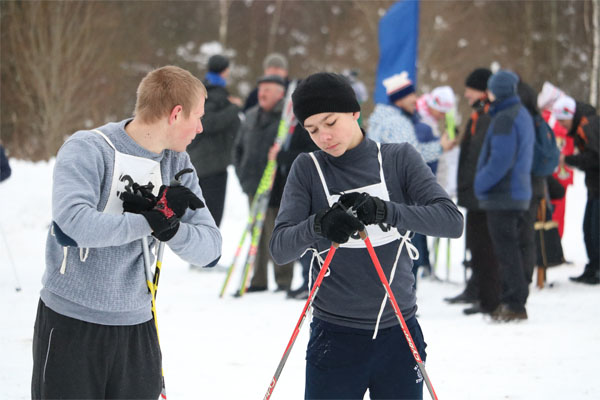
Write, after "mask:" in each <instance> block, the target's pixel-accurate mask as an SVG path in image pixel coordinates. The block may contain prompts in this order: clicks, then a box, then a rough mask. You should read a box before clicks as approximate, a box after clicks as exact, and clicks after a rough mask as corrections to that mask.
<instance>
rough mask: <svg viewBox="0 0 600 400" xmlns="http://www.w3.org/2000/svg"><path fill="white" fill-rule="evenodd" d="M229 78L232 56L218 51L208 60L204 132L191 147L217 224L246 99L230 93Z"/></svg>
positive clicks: (203, 121)
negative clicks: (228, 56) (243, 103)
mask: <svg viewBox="0 0 600 400" xmlns="http://www.w3.org/2000/svg"><path fill="white" fill-rule="evenodd" d="M228 77H229V59H227V57H225V56H222V55H220V54H216V55H214V56H212V57H210V58H209V60H208V72H207V73H206V76H205V79H204V85H205V86H206V91H207V93H208V95H207V99H206V103H205V104H204V108H205V114H204V118H203V119H202V126H203V128H204V130H203V132H202V135H198V136H196V137H195V138H194V140H193V141H192V143H190V145H189V146H188V147H187V152H188V154H189V155H190V159H191V160H192V164H193V165H194V168H195V169H196V173H197V174H198V180H199V181H200V188H202V194H203V195H204V198H205V200H206V207H207V208H208V210H209V211H210V213H211V215H212V216H213V218H214V220H215V223H216V224H217V226H219V225H220V224H221V218H222V217H223V208H224V207H225V192H226V189H227V166H228V165H229V164H231V149H232V148H233V141H234V140H235V135H236V134H237V131H238V129H239V127H240V118H239V116H238V113H239V112H240V108H241V106H242V101H241V99H240V98H238V97H234V96H230V95H229V92H228V91H227V89H226V88H225V85H226V84H227V78H228Z"/></svg>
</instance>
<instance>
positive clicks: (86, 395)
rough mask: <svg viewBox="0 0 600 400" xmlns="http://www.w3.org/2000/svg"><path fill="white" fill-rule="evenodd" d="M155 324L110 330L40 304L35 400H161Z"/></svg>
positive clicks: (33, 387)
mask: <svg viewBox="0 0 600 400" xmlns="http://www.w3.org/2000/svg"><path fill="white" fill-rule="evenodd" d="M161 363H162V359H161V354H160V348H159V346H158V338H157V336H156V328H155V325H154V320H150V321H148V322H145V323H143V324H139V325H132V326H108V325H98V324H92V323H89V322H84V321H80V320H77V319H73V318H69V317H66V316H64V315H61V314H58V313H56V312H54V311H52V310H51V309H50V308H48V307H46V305H45V304H44V303H43V302H42V301H41V300H40V302H39V305H38V310H37V317H36V321H35V327H34V331H33V377H32V380H31V398H32V399H153V400H156V399H158V396H159V395H160V392H161V387H162V376H161Z"/></svg>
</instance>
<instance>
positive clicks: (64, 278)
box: [41, 119, 221, 325]
mask: <svg viewBox="0 0 600 400" xmlns="http://www.w3.org/2000/svg"><path fill="white" fill-rule="evenodd" d="M129 121H130V119H129V120H124V121H121V122H118V123H109V124H107V125H104V126H102V127H100V128H98V129H99V130H100V131H101V132H102V133H104V134H105V135H106V136H107V137H108V138H109V139H110V141H111V142H112V143H113V144H114V146H115V147H116V149H117V150H118V151H119V152H121V153H125V154H129V155H133V156H138V157H143V158H148V159H151V160H154V161H157V162H159V163H160V169H161V175H162V181H163V182H166V183H168V182H170V181H171V179H172V178H173V177H174V175H175V174H176V173H177V172H179V171H180V170H182V169H184V168H192V165H191V163H190V159H189V157H188V155H187V153H185V152H183V153H178V152H174V151H171V150H164V151H162V152H161V153H160V154H156V153H152V152H150V151H148V150H146V149H144V148H142V147H141V146H140V145H138V144H137V143H136V142H135V141H134V140H133V139H132V138H131V137H130V136H129V135H128V134H127V133H126V132H125V129H124V127H125V125H126V123H127V122H129ZM114 158H115V151H114V150H113V148H112V147H110V146H109V144H108V143H107V142H106V140H105V139H104V138H103V137H102V136H100V134H98V133H96V132H92V131H78V132H76V133H75V134H74V135H72V136H71V137H70V138H69V139H68V140H67V141H66V142H65V143H64V144H63V146H62V147H61V149H60V150H59V152H58V155H57V158H56V164H55V166H54V175H53V180H54V182H53V187H52V219H53V221H54V223H55V224H56V225H57V226H58V228H59V229H60V231H61V232H62V233H64V235H66V236H67V237H68V238H70V239H71V240H72V241H73V242H74V243H76V245H75V246H72V247H68V248H67V256H66V265H65V268H64V274H61V273H60V269H61V265H62V262H63V256H64V254H63V246H62V245H61V243H64V241H61V243H59V241H58V239H57V236H56V234H57V232H56V230H57V229H54V232H53V231H52V230H50V231H49V232H48V237H47V241H46V271H45V273H44V277H43V279H42V283H43V289H42V291H41V298H42V300H43V301H44V303H45V304H46V305H47V306H48V307H50V308H51V309H52V310H54V311H56V312H57V313H59V314H63V315H66V316H68V317H72V318H76V319H79V320H83V321H87V322H93V323H98V324H104V325H134V324H139V323H143V322H146V321H148V320H150V319H151V318H152V314H151V296H150V294H149V292H148V289H147V286H146V277H145V270H144V260H143V252H142V241H141V238H142V237H144V236H148V237H149V243H150V245H152V244H153V243H154V238H153V237H151V236H150V234H151V232H152V229H151V228H150V226H149V225H148V222H147V221H146V219H145V218H144V217H143V216H142V215H138V214H131V213H124V214H120V215H115V214H108V213H103V212H102V210H104V207H105V205H106V203H107V201H108V197H109V193H110V188H111V182H112V178H113V167H114ZM182 184H183V185H185V186H187V187H188V188H190V189H191V190H192V191H193V192H194V193H195V194H196V195H197V196H198V197H200V198H202V192H201V190H200V187H199V185H198V180H197V178H196V175H195V174H185V175H183V176H182ZM167 245H168V246H169V247H170V248H171V250H173V252H175V253H176V254H177V255H179V256H180V257H181V258H183V259H184V260H185V261H187V262H189V263H192V264H195V265H207V264H209V263H210V262H212V261H214V260H216V259H217V258H218V257H219V256H220V254H221V234H220V233H219V230H218V228H217V227H216V225H215V223H214V220H213V218H212V217H211V215H210V213H209V211H208V209H207V208H202V209H199V210H195V211H192V210H187V212H186V213H185V215H184V217H183V218H182V220H181V224H180V227H179V230H178V231H177V233H176V234H175V236H174V237H173V238H172V239H171V240H169V241H168V242H167ZM86 249H87V250H86ZM86 251H88V253H87V258H86V257H85V255H86ZM82 260H85V261H82ZM166 268H168V266H166ZM153 269H154V268H153ZM163 273H164V268H163Z"/></svg>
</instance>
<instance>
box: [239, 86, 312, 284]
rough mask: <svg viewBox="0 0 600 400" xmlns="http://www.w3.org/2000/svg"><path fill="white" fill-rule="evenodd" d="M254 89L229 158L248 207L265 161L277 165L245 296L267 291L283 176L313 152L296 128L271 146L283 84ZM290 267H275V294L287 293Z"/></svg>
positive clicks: (277, 121)
mask: <svg viewBox="0 0 600 400" xmlns="http://www.w3.org/2000/svg"><path fill="white" fill-rule="evenodd" d="M258 85H259V95H258V97H259V103H258V104H257V105H255V106H254V107H252V108H250V109H249V110H248V111H246V119H245V121H244V122H243V123H242V125H241V127H240V130H239V132H238V136H237V139H236V141H235V144H234V149H233V156H232V157H233V164H234V166H235V170H236V174H237V176H238V179H239V181H240V184H241V186H242V190H243V191H244V193H246V194H247V195H248V197H249V201H250V203H252V199H253V196H254V195H255V193H256V190H257V188H258V185H259V182H260V179H261V177H262V174H263V172H264V170H265V167H266V165H267V162H268V160H269V159H275V160H276V161H277V169H276V172H275V180H274V182H273V187H272V189H271V195H270V198H269V207H268V209H267V212H266V214H265V219H264V225H263V233H262V235H261V238H260V242H259V244H258V250H257V254H256V261H255V265H254V274H253V276H252V279H251V281H250V287H249V288H248V289H247V292H260V291H265V290H267V286H268V279H267V276H268V274H267V267H268V262H269V260H270V259H271V257H270V254H269V248H268V244H269V240H270V239H271V234H272V232H273V227H274V223H275V217H276V216H277V212H278V211H279V204H280V203H281V196H282V193H283V188H284V186H285V182H286V180H287V176H288V174H289V171H290V168H291V165H292V163H293V161H294V160H295V159H296V157H297V156H298V155H299V154H300V153H302V152H307V151H313V150H316V149H317V147H316V146H315V145H314V143H313V142H312V140H311V139H310V137H309V135H308V133H307V132H306V131H305V130H304V129H303V128H302V127H301V126H299V125H296V127H295V129H294V131H293V133H292V134H291V135H288V137H287V139H286V140H285V141H284V142H283V144H282V145H281V146H279V145H277V144H275V143H274V142H275V137H276V135H277V129H278V127H279V122H280V120H281V116H282V115H281V114H282V109H283V103H284V100H283V97H284V94H285V81H284V80H283V79H282V78H281V77H280V76H278V75H266V76H264V77H262V78H260V79H259V84H258ZM293 264H294V263H288V264H285V265H280V266H275V281H276V283H277V290H286V291H289V290H290V289H291V287H290V285H291V282H292V277H293ZM302 287H304V285H303V286H302ZM300 292H301V291H300ZM295 294H298V293H294V295H295Z"/></svg>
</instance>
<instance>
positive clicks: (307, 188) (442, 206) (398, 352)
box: [270, 73, 463, 399]
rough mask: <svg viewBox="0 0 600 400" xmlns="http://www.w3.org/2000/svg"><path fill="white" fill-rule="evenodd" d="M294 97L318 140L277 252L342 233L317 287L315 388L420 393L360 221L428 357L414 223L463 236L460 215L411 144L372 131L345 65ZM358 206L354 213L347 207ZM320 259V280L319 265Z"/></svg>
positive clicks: (283, 222) (279, 255)
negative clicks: (411, 250) (377, 137)
mask: <svg viewBox="0 0 600 400" xmlns="http://www.w3.org/2000/svg"><path fill="white" fill-rule="evenodd" d="M292 100H293V103H294V113H295V114H296V116H297V118H298V120H299V121H300V122H301V123H302V124H303V125H304V128H305V129H306V130H307V131H308V134H309V135H310V137H311V139H312V140H313V142H314V143H315V144H316V145H317V146H318V147H319V148H320V151H315V152H312V153H303V154H301V155H300V156H298V158H296V160H295V161H294V163H293V165H292V168H291V171H290V174H289V176H288V180H287V182H286V185H285V189H284V192H283V197H282V201H281V205H280V210H279V214H278V215H277V219H276V221H275V229H274V231H273V235H272V237H271V242H270V250H271V254H272V256H273V259H274V260H275V262H276V263H278V264H283V263H286V262H290V261H293V260H296V259H298V258H299V257H300V256H301V255H302V254H303V253H304V252H305V251H309V252H316V253H320V257H321V260H322V259H324V258H325V256H326V253H327V251H328V249H329V248H330V246H331V245H332V242H335V243H339V244H340V247H339V249H338V250H337V251H336V253H335V255H334V256H333V258H332V260H331V263H330V265H329V272H330V274H329V275H327V276H326V277H325V278H324V280H323V281H322V284H321V286H320V289H319V290H318V296H317V297H316V298H314V299H313V300H314V302H313V321H312V323H311V333H310V335H311V337H310V341H309V344H308V350H307V355H306V387H305V398H311V399H312V398H363V396H364V394H365V393H366V391H367V390H369V392H370V395H371V397H373V398H411V399H422V397H423V378H422V376H420V374H419V371H417V370H415V364H416V363H415V359H414V358H413V353H412V352H411V350H410V348H409V346H408V344H407V340H406V338H405V336H404V334H403V331H402V329H401V327H400V325H399V324H398V320H397V318H396V315H395V314H394V311H393V310H392V307H390V306H389V305H387V298H386V294H385V291H384V289H383V286H382V284H381V281H380V280H379V277H378V275H377V272H376V270H375V268H374V266H373V262H372V260H371V258H370V256H369V254H368V251H367V249H366V247H365V244H364V242H363V241H362V240H360V238H357V236H356V235H355V233H356V231H358V230H363V229H366V231H367V234H368V236H369V238H370V240H371V242H372V243H373V246H374V247H376V252H377V256H378V257H379V261H380V263H381V265H382V268H383V270H384V273H385V275H386V276H387V277H389V280H390V281H391V283H390V286H391V289H392V292H393V293H394V296H395V298H396V300H397V302H398V305H399V307H400V309H401V310H402V316H403V317H404V319H405V321H406V325H407V327H408V330H409V331H410V335H411V336H412V339H413V341H414V346H415V347H416V349H417V351H418V352H419V355H420V357H421V359H422V360H424V359H425V357H426V353H425V347H426V344H425V341H424V339H423V334H422V332H421V328H420V327H419V323H418V322H417V319H416V311H417V305H416V297H415V290H414V287H413V284H414V276H413V274H412V270H411V269H412V260H411V256H410V255H409V254H408V251H407V249H406V248H405V247H406V246H412V245H411V244H410V239H409V236H410V231H415V232H419V233H423V234H427V235H431V236H440V237H459V236H460V235H461V234H462V227H463V218H462V215H461V213H460V212H459V211H458V209H457V207H456V205H455V204H454V203H453V202H452V200H450V198H449V197H448V194H447V193H446V192H445V191H444V189H443V188H442V187H441V186H440V185H439V184H438V183H437V181H436V178H435V176H434V175H433V174H432V173H431V170H430V169H429V167H428V166H427V164H425V162H424V161H423V158H422V157H421V155H420V154H419V153H418V152H417V151H416V150H415V149H414V148H413V147H412V146H411V145H410V144H408V143H402V144H399V143H393V144H381V145H380V144H378V143H376V142H374V141H372V140H370V139H368V138H367V137H365V135H363V132H362V130H361V128H360V126H359V125H358V122H357V120H358V117H359V116H360V106H359V105H358V102H357V101H356V96H355V94H354V91H353V90H352V87H351V86H350V84H349V83H348V81H347V80H346V79H345V78H344V77H342V76H340V75H337V74H332V73H318V74H314V75H311V76H309V77H308V78H306V79H305V80H304V81H303V82H301V83H300V85H298V87H297V89H296V91H295V92H294V94H293V95H292ZM349 207H353V209H355V211H356V216H354V215H351V214H348V213H347V212H346V211H345V209H347V208H349ZM365 227H366V228H365ZM400 232H402V234H403V235H404V236H402V235H401V234H400ZM397 255H398V257H397ZM317 259H318V258H317V257H315V258H314V263H313V265H312V268H311V279H310V282H314V280H315V278H316V277H317V275H318V273H319V270H320V268H321V265H320V262H318V261H317ZM394 277H395V279H394ZM311 284H312V283H311ZM386 305H387V306H386ZM384 306H385V307H384ZM380 310H381V311H380ZM374 333H375V335H376V338H375V339H373V335H374ZM325 347H326V348H327V349H328V351H326V352H323V351H322V349H323V348H325Z"/></svg>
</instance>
